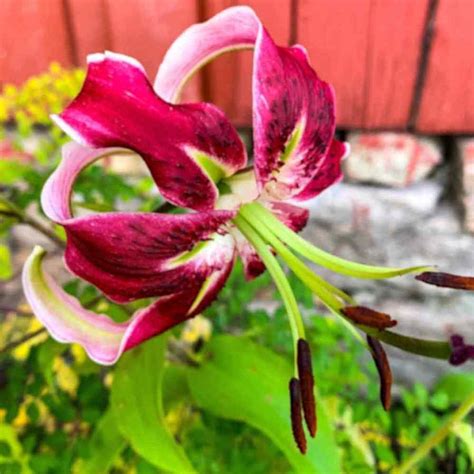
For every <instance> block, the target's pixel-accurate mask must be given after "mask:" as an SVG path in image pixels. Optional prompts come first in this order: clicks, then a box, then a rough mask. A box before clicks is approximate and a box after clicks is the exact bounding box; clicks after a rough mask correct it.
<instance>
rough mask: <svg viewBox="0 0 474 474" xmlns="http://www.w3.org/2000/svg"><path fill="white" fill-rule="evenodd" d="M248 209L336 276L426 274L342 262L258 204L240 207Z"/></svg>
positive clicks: (422, 268)
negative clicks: (336, 274) (337, 274)
mask: <svg viewBox="0 0 474 474" xmlns="http://www.w3.org/2000/svg"><path fill="white" fill-rule="evenodd" d="M242 209H247V210H248V211H250V212H251V213H252V214H253V215H255V216H257V217H258V219H259V221H260V222H261V223H262V224H263V225H264V226H265V227H266V228H267V229H268V230H269V231H270V232H271V233H273V234H274V235H276V236H277V237H278V238H279V239H280V240H282V241H283V242H285V243H286V244H287V245H288V246H289V247H291V248H292V249H293V250H294V251H295V252H297V253H299V254H301V255H302V256H303V257H305V258H307V259H308V260H310V261H312V262H314V263H316V264H317V265H321V266H322V267H325V268H327V269H329V270H331V271H333V272H335V273H340V274H342V275H347V276H351V277H355V278H368V279H374V280H375V279H384V278H393V277H395V276H400V275H405V274H407V273H414V272H422V271H426V270H427V269H429V268H432V267H429V266H426V265H423V266H415V267H408V268H390V267H376V266H372V265H364V264H361V263H356V262H352V261H349V260H345V259H343V258H340V257H336V256H334V255H331V254H330V253H328V252H325V251H324V250H322V249H319V248H318V247H315V246H314V245H312V244H310V243H309V242H307V241H306V240H305V239H303V238H302V237H300V236H299V235H298V234H296V233H295V232H293V231H292V230H291V229H290V228H288V227H287V226H286V225H285V224H283V222H281V221H280V220H279V219H278V218H277V217H275V216H274V215H273V214H272V213H271V212H270V211H269V210H268V209H266V208H265V207H264V206H262V205H261V204H259V203H250V204H246V205H245V206H243V207H242Z"/></svg>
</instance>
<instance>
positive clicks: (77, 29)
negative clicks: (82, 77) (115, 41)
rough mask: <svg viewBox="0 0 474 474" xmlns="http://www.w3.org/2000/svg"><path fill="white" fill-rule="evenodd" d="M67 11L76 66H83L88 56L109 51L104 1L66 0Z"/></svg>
mask: <svg viewBox="0 0 474 474" xmlns="http://www.w3.org/2000/svg"><path fill="white" fill-rule="evenodd" d="M67 11H68V15H69V18H70V25H71V34H72V45H73V53H74V62H75V63H76V64H78V65H79V64H80V65H85V64H86V57H87V55H88V54H91V53H99V52H102V51H104V50H106V49H110V44H109V43H110V42H109V26H108V18H107V13H108V12H107V7H106V4H105V2H104V0H67Z"/></svg>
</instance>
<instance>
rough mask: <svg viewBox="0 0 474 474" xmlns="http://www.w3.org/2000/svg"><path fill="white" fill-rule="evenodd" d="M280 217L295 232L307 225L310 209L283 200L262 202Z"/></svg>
mask: <svg viewBox="0 0 474 474" xmlns="http://www.w3.org/2000/svg"><path fill="white" fill-rule="evenodd" d="M262 204H264V205H265V207H267V208H268V209H269V210H270V211H272V212H273V214H275V216H276V217H278V219H279V220H280V221H281V222H283V224H285V225H286V226H287V227H289V228H290V229H291V230H294V231H295V232H300V231H301V230H303V229H304V228H305V227H306V224H307V223H308V218H309V211H308V209H305V208H303V207H300V206H295V205H294V204H289V203H287V202H281V201H265V202H262Z"/></svg>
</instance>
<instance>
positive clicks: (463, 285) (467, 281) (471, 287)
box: [415, 272, 474, 291]
mask: <svg viewBox="0 0 474 474" xmlns="http://www.w3.org/2000/svg"><path fill="white" fill-rule="evenodd" d="M415 278H416V279H417V280H419V281H422V282H423V283H427V284H428V285H435V286H440V287H443V288H454V289H455V290H467V291H474V277H472V276H461V275H453V274H452V273H443V272H424V273H421V274H420V275H417V276H416V277H415Z"/></svg>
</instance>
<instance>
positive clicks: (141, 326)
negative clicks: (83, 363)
mask: <svg viewBox="0 0 474 474" xmlns="http://www.w3.org/2000/svg"><path fill="white" fill-rule="evenodd" d="M233 264H234V259H233V258H232V259H230V260H229V261H228V262H227V264H225V265H224V266H223V268H222V269H220V270H219V271H217V272H216V273H215V274H214V275H213V280H212V282H211V284H210V285H209V286H208V287H207V288H206V294H205V296H204V297H203V298H202V299H201V301H200V302H199V304H197V305H196V306H195V307H193V304H195V301H196V298H197V297H198V296H199V294H200V292H201V291H202V285H201V286H196V287H194V288H191V289H189V290H188V291H182V292H179V293H175V294H173V295H170V296H165V297H162V298H159V299H158V300H157V301H156V302H155V303H154V304H153V305H151V306H150V307H148V308H146V309H145V310H144V314H143V315H142V317H141V318H140V320H139V321H137V324H135V327H134V328H133V330H132V331H131V332H130V335H129V337H128V339H127V343H126V346H125V350H128V349H131V348H132V347H135V346H136V345H138V344H140V343H142V342H143V341H146V340H147V339H150V338H151V337H154V336H156V335H158V334H161V333H162V332H164V331H166V330H168V329H170V328H171V327H173V326H176V325H177V324H180V323H182V322H183V321H185V320H187V319H190V318H192V317H194V316H196V315H198V314H199V313H200V312H201V311H203V310H204V309H205V308H206V307H207V306H209V305H210V304H211V303H212V302H213V301H214V300H215V298H216V297H217V295H218V294H219V292H220V290H221V289H222V287H223V286H224V285H225V283H226V281H227V278H228V277H229V274H230V272H231V270H232V267H233Z"/></svg>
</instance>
